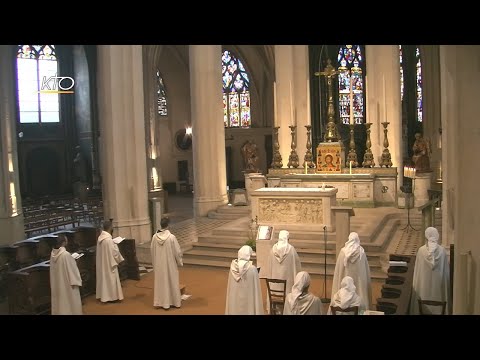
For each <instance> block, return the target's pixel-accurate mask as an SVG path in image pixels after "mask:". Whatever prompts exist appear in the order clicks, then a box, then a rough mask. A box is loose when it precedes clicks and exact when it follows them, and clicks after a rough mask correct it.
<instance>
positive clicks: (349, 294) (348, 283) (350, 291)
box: [332, 276, 360, 309]
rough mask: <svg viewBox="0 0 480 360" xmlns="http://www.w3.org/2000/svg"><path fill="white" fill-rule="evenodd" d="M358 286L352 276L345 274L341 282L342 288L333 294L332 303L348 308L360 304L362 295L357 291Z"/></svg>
mask: <svg viewBox="0 0 480 360" xmlns="http://www.w3.org/2000/svg"><path fill="white" fill-rule="evenodd" d="M356 290H357V288H356V287H355V284H354V282H353V279H352V278H351V277H350V276H345V277H344V278H343V279H342V283H341V284H340V290H338V291H337V293H336V294H335V295H334V296H333V299H332V305H333V306H339V307H341V308H342V309H346V308H349V307H352V306H360V297H359V296H358V295H357V293H356Z"/></svg>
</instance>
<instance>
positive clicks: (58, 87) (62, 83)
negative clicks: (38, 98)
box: [39, 75, 75, 94]
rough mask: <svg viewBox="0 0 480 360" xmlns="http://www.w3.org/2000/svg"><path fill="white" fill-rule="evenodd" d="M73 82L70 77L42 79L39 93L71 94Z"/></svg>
mask: <svg viewBox="0 0 480 360" xmlns="http://www.w3.org/2000/svg"><path fill="white" fill-rule="evenodd" d="M74 85H75V80H74V79H73V78H72V77H70V76H57V75H55V76H50V77H49V78H48V79H47V77H46V76H44V77H43V80H42V87H41V88H40V91H39V92H40V93H43V94H73V90H72V89H73V87H74Z"/></svg>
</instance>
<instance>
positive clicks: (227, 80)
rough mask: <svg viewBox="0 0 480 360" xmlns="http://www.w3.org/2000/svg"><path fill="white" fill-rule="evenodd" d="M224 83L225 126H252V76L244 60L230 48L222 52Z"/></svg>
mask: <svg viewBox="0 0 480 360" xmlns="http://www.w3.org/2000/svg"><path fill="white" fill-rule="evenodd" d="M222 83H223V121H224V125H225V127H242V128H249V127H251V125H252V118H251V111H250V76H249V75H248V73H247V70H246V68H245V66H244V65H243V63H242V61H241V60H240V59H239V58H238V57H237V56H235V55H234V54H232V53H231V52H230V51H228V50H224V51H223V52H222Z"/></svg>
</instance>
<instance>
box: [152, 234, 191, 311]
mask: <svg viewBox="0 0 480 360" xmlns="http://www.w3.org/2000/svg"><path fill="white" fill-rule="evenodd" d="M150 252H151V254H152V265H153V271H154V290H153V306H154V307H163V308H164V309H169V308H170V306H175V307H180V306H181V303H182V299H181V293H180V279H179V274H178V266H183V261H182V250H181V249H180V245H179V244H178V241H177V238H176V237H175V235H173V234H172V233H170V231H169V230H160V231H158V232H157V233H156V234H154V235H153V237H152V243H151V244H150Z"/></svg>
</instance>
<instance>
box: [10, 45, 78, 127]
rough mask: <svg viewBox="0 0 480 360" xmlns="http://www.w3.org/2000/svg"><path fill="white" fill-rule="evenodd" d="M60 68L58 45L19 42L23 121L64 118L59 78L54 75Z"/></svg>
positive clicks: (19, 80)
mask: <svg viewBox="0 0 480 360" xmlns="http://www.w3.org/2000/svg"><path fill="white" fill-rule="evenodd" d="M57 72H58V63H57V56H56V53H55V46H54V45H18V47H17V91H18V108H19V114H20V122H21V123H23V124H26V123H58V122H60V111H59V105H60V104H59V92H58V91H59V90H60V89H59V82H58V80H57V79H54V78H52V76H53V77H55V76H57V75H58V74H57ZM62 81H63V80H62ZM62 85H63V86H64V87H67V86H68V85H66V83H65V84H62ZM72 85H73V84H72ZM47 90H48V91H47Z"/></svg>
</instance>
